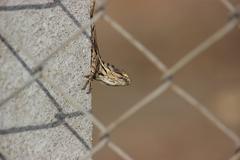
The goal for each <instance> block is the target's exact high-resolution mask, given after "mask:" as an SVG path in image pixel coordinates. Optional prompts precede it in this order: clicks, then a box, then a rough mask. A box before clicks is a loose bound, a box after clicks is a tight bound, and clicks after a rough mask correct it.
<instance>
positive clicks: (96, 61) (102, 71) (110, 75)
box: [82, 0, 131, 93]
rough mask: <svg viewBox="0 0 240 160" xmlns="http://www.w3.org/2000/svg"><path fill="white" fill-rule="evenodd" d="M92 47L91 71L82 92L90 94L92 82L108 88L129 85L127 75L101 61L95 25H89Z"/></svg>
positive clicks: (93, 8)
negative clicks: (86, 90) (85, 91)
mask: <svg viewBox="0 0 240 160" xmlns="http://www.w3.org/2000/svg"><path fill="white" fill-rule="evenodd" d="M95 4H96V2H95V0H92V3H91V8H90V18H91V19H92V18H93V15H94V11H95ZM90 40H91V43H92V46H91V69H90V70H91V71H90V74H89V75H86V76H85V78H87V81H86V83H85V85H84V86H83V88H82V89H83V90H85V89H86V88H87V86H89V87H88V88H89V89H88V92H87V93H90V92H91V89H92V87H91V84H92V81H93V80H96V81H100V82H102V83H103V84H105V85H108V86H127V85H129V84H130V82H131V80H130V78H129V76H128V74H127V73H126V72H124V71H122V70H120V69H118V68H116V67H115V66H114V65H112V64H109V63H106V62H104V61H103V60H102V58H101V55H100V51H99V47H98V43H97V35H96V27H95V24H92V25H91V37H90Z"/></svg>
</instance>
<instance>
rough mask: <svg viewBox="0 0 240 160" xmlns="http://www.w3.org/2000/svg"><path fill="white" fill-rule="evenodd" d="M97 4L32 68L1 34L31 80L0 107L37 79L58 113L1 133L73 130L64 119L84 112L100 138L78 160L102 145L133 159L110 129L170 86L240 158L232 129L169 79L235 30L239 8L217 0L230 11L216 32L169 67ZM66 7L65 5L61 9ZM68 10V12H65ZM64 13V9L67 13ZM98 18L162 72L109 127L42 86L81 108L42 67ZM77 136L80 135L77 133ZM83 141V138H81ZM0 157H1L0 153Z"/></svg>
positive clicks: (231, 159) (58, 0) (237, 139)
mask: <svg viewBox="0 0 240 160" xmlns="http://www.w3.org/2000/svg"><path fill="white" fill-rule="evenodd" d="M98 1H99V3H97V4H98V6H97V10H96V14H95V15H94V17H93V18H92V19H91V20H90V23H88V24H86V25H84V26H81V25H80V24H79V22H77V20H76V24H77V25H78V27H79V30H78V32H77V33H74V34H73V35H72V36H70V38H68V39H67V40H66V41H65V42H64V43H62V44H61V45H60V46H59V47H57V49H55V51H53V52H52V53H51V54H50V55H49V56H48V57H47V58H46V59H44V60H43V61H42V62H40V63H39V64H38V65H36V67H35V68H30V67H29V66H28V65H27V64H26V63H25V62H24V61H23V59H21V58H20V57H19V56H18V54H17V52H16V51H15V50H14V49H13V48H12V47H11V46H10V45H9V43H8V42H7V41H6V40H5V39H4V38H3V37H1V36H0V40H1V41H2V43H3V44H5V45H6V47H7V48H8V49H9V50H10V51H11V52H12V53H13V54H14V55H15V57H16V59H17V60H18V61H19V62H20V63H21V64H22V65H23V66H24V68H25V69H26V70H27V71H28V72H29V73H30V75H31V76H32V78H31V79H29V80H28V81H27V82H26V83H25V84H24V85H22V86H21V87H19V89H17V90H16V91H14V92H13V93H12V94H10V95H9V96H8V97H6V98H5V99H3V100H2V101H0V107H1V106H3V105H4V104H6V102H8V101H9V100H10V99H12V98H14V97H15V96H17V95H18V94H19V93H20V92H21V91H23V90H24V89H26V88H27V87H29V86H30V85H31V84H32V83H33V82H37V84H38V85H39V86H40V88H41V89H42V90H43V91H44V92H46V95H47V96H48V97H49V99H50V100H51V101H52V102H53V104H54V105H55V106H56V108H57V109H58V111H59V112H58V113H57V114H56V115H55V118H56V119H57V120H56V121H55V122H52V123H51V124H45V125H41V126H30V127H28V128H24V127H20V128H9V129H5V130H1V129H0V134H1V135H4V134H11V133H18V132H25V131H34V130H39V129H43V128H44V129H46V128H54V127H58V126H60V125H65V126H66V127H67V128H68V129H69V130H70V131H71V132H75V133H76V134H78V133H77V131H75V130H74V129H73V128H71V127H70V125H69V124H68V123H67V122H66V121H65V119H69V118H74V117H77V116H80V115H85V116H87V117H88V118H89V119H91V120H92V122H93V124H94V125H95V126H96V127H97V128H98V129H99V130H100V132H101V134H100V139H99V141H98V142H97V143H96V145H95V146H93V147H92V148H88V149H89V153H88V154H86V155H85V156H84V157H81V158H80V159H81V160H87V159H90V158H91V157H92V156H93V155H94V154H96V153H97V152H99V151H100V150H101V149H103V148H104V147H108V148H110V149H111V150H112V151H113V152H114V153H116V154H117V155H119V156H120V157H121V158H122V159H124V160H133V159H134V158H133V157H131V156H130V155H129V154H128V153H127V152H126V151H124V150H123V149H122V148H121V147H120V146H118V145H117V144H115V143H114V142H113V141H112V140H111V139H110V135H111V132H112V131H113V130H115V129H116V128H118V127H119V125H122V124H124V123H126V122H127V120H130V119H131V118H132V117H133V116H134V115H135V114H137V113H138V111H139V110H140V109H142V108H144V107H146V106H147V105H148V104H149V103H150V102H152V101H153V100H154V99H156V98H158V97H159V96H160V95H161V94H162V93H164V92H165V91H167V90H168V89H171V90H172V91H173V92H174V93H176V94H177V95H178V96H180V97H181V98H183V99H184V100H185V101H186V102H188V103H189V104H191V106H192V107H193V108H194V109H196V110H197V111H199V112H200V113H201V114H202V115H203V116H205V117H206V119H208V120H209V122H211V123H212V124H213V125H214V126H216V127H217V128H218V129H219V131H221V132H223V133H224V134H225V135H226V136H227V137H228V138H229V139H231V140H232V142H233V143H234V144H235V146H236V151H235V152H234V154H233V155H232V157H229V160H237V159H239V158H240V137H239V136H238V135H237V134H236V133H234V131H233V130H231V129H230V128H229V127H227V126H226V125H224V124H223V123H222V122H221V121H220V120H219V119H218V118H217V117H216V116H215V115H214V114H213V113H211V112H210V111H209V110H208V109H207V107H206V106H204V105H203V104H201V102H199V101H198V100H197V99H196V98H195V97H194V96H193V95H191V94H190V93H188V92H187V91H186V90H184V89H183V88H181V87H180V86H178V85H177V84H174V82H173V81H172V77H173V76H174V75H175V74H176V73H177V72H178V71H179V70H181V69H182V68H183V67H186V65H187V64H188V63H190V62H191V61H192V60H193V59H195V58H197V56H199V55H200V54H203V53H204V52H205V51H206V50H207V49H208V48H210V47H211V46H212V45H214V44H215V43H217V42H218V41H219V40H221V39H222V38H224V37H225V36H226V35H227V34H228V33H229V32H231V31H232V30H234V29H235V28H237V27H239V18H240V12H239V10H238V9H237V8H236V7H235V6H234V5H233V4H231V3H230V2H229V1H228V0H219V3H222V4H223V5H224V6H225V7H226V9H228V11H229V12H230V14H231V15H230V18H229V20H228V21H227V22H226V24H225V25H224V26H222V28H220V29H219V30H217V31H216V32H215V33H213V34H212V35H211V36H210V37H209V38H207V39H206V40H205V41H203V42H202V43H201V44H199V45H198V46H197V47H196V48H194V49H193V50H192V51H190V52H189V53H186V54H185V56H184V57H183V58H181V59H180V60H179V61H178V62H177V63H176V64H175V65H173V66H172V67H170V68H168V67H167V66H166V65H165V64H164V63H163V62H161V61H160V60H159V59H158V58H157V57H156V56H155V54H154V53H153V52H151V51H150V50H149V49H148V48H147V47H146V46H144V45H143V44H142V43H141V42H140V41H139V40H137V39H136V38H134V36H132V35H131V33H129V32H128V31H127V30H126V29H124V28H123V27H122V26H121V25H120V24H118V23H117V22H116V21H115V20H114V19H113V18H111V17H110V16H109V15H108V14H106V13H105V12H104V10H105V5H106V1H104V0H101V1H100V0H98ZM56 6H60V7H64V5H63V4H62V3H61V0H54V1H53V2H52V3H47V4H41V5H23V6H8V7H5V6H0V11H7V10H13V8H14V9H16V8H17V9H19V10H23V9H43V8H53V7H56ZM64 9H65V10H66V8H64ZM68 12H69V11H68ZM66 13H67V12H66ZM100 18H103V19H104V20H105V21H106V22H108V24H109V25H110V26H111V27H112V28H113V29H115V30H116V31H117V32H118V33H119V34H120V35H121V36H123V37H124V38H125V39H126V40H127V41H128V42H129V43H130V44H132V45H133V46H134V47H135V48H137V49H138V50H139V53H141V54H143V55H144V56H145V57H146V59H148V60H149V61H150V62H151V63H152V64H153V65H155V66H156V67H157V68H158V69H159V71H161V72H163V73H164V74H163V76H162V83H161V84H160V85H159V86H158V87H157V88H156V89H155V90H153V91H152V92H151V93H149V94H148V95H147V96H145V97H144V98H142V99H141V100H140V101H139V102H136V104H135V105H133V106H131V107H129V109H128V110H127V111H126V112H125V113H124V114H122V115H121V116H120V117H119V118H117V119H115V120H114V121H112V122H111V123H110V125H109V126H104V125H103V124H102V122H101V121H100V120H99V119H98V118H97V117H96V116H94V115H93V114H92V113H91V112H84V111H79V112H74V113H63V112H62V109H61V108H60V105H59V104H58V103H57V102H56V100H55V98H54V97H53V96H52V95H51V94H50V93H49V92H48V90H47V88H46V87H45V86H44V85H43V83H42V81H44V82H45V83H47V84H49V85H50V86H51V87H52V88H53V89H54V90H55V91H57V92H58V93H60V94H61V95H62V97H63V98H64V100H65V101H66V102H68V104H70V105H71V106H74V107H76V108H78V109H79V108H80V107H79V105H78V103H77V102H76V101H75V100H74V99H73V98H71V97H70V96H69V95H66V94H64V92H63V88H61V86H56V85H55V84H54V83H53V82H51V81H50V80H49V79H48V77H47V76H44V74H42V73H44V69H45V67H46V66H47V62H48V61H49V60H50V59H52V58H54V57H55V55H57V54H58V53H59V52H60V51H62V50H64V49H65V48H66V46H67V45H68V44H70V42H72V41H74V40H76V39H77V38H79V36H81V35H85V36H87V37H90V35H88V33H87V32H86V30H87V29H88V28H89V27H90V26H91V25H92V24H93V23H95V22H96V21H97V20H99V19H100ZM78 136H79V137H80V135H78ZM81 142H82V141H81ZM0 157H1V156H0Z"/></svg>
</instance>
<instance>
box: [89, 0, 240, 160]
mask: <svg viewBox="0 0 240 160" xmlns="http://www.w3.org/2000/svg"><path fill="white" fill-rule="evenodd" d="M231 2H232V3H233V4H235V5H237V4H240V0H232V1H231ZM107 12H108V13H109V15H110V16H112V17H113V18H114V19H115V20H117V21H118V22H119V23H120V24H121V25H122V26H123V27H124V28H126V29H127V30H128V31H129V32H130V33H131V34H133V35H134V37H135V38H137V39H138V40H140V41H141V42H142V43H143V44H144V45H146V46H147V47H148V48H149V49H150V50H151V51H152V52H154V53H155V55H156V56H157V57H158V58H159V59H160V60H161V61H162V62H163V63H164V64H166V65H167V66H168V67H171V66H172V65H174V64H175V63H176V62H177V61H178V60H179V59H180V58H182V57H183V56H184V55H186V53H187V52H189V51H191V50H192V49H193V48H195V47H196V46H198V45H199V44H200V43H201V42H203V41H204V40H205V39H207V38H208V37H209V36H211V35H212V34H213V33H215V32H216V31H217V30H218V29H220V28H221V27H222V26H223V25H225V24H226V22H227V20H228V18H229V15H230V14H229V12H228V10H227V9H226V8H225V7H224V6H223V5H222V3H221V2H220V1H219V0H201V1H197V0H195V1H193V0H181V1H179V0H171V1H169V0H148V1H147V0H131V1H129V0H118V1H117V0H112V1H110V2H109V3H108V6H107ZM97 34H98V43H99V47H100V50H101V55H102V57H103V59H104V60H105V61H107V62H110V63H112V64H114V65H116V66H118V67H119V68H121V69H124V70H125V71H127V73H128V74H129V75H130V77H131V80H132V84H131V85H130V86H128V87H117V88H116V87H108V86H104V85H101V84H99V83H94V86H93V88H94V91H93V112H94V114H95V115H96V116H97V117H98V118H99V119H100V120H101V121H103V122H104V124H105V125H108V124H109V123H110V122H112V121H113V120H115V119H116V118H117V117H119V116H120V115H122V114H123V113H124V112H125V111H127V110H128V109H129V108H130V107H131V106H132V105H134V104H135V103H136V102H138V101H139V100H141V99H142V98H143V97H145V96H146V95H147V94H149V93H150V92H151V91H152V90H154V89H155V88H156V87H157V86H158V85H159V84H160V83H161V76H162V73H161V72H160V71H159V70H158V69H157V68H155V66H154V65H153V64H151V63H150V62H149V61H148V60H147V59H146V58H145V57H144V56H143V55H142V54H141V53H140V52H139V51H138V50H137V49H135V48H134V47H133V46H132V45H131V44H129V43H128V42H127V41H126V40H125V39H124V38H123V37H122V36H121V35H119V34H118V33H117V32H116V31H115V30H113V29H112V28H111V27H110V26H109V24H107V23H106V22H105V21H103V20H100V21H98V22H97ZM239 52H240V30H239V29H235V30H234V31H232V32H231V33H230V34H228V35H227V36H225V37H224V38H223V39H222V40H221V41H219V42H218V43H217V44H215V45H213V46H212V47H210V48H209V49H208V50H207V51H205V52H204V53H203V54H201V55H200V56H199V57H197V58H196V59H194V60H193V61H192V62H191V63H190V64H188V65H187V66H186V67H184V68H183V69H182V70H180V71H179V72H177V74H176V75H175V77H174V82H176V84H178V85H179V86H181V87H182V88H184V89H185V90H186V91H187V92H189V93H190V94H192V95H193V96H194V97H195V98H196V99H197V100H199V101H200V102H201V103H202V104H204V105H205V106H207V107H208V109H209V110H210V111H211V112H213V113H214V115H216V116H217V117H218V118H219V119H221V121H222V122H223V123H224V124H226V125H227V126H228V127H230V128H231V129H233V130H234V131H235V132H236V133H238V135H239V136H240V107H239V105H240V83H239V82H240V74H239V71H240V70H239V69H240V62H239V60H240V54H239ZM97 133H98V131H97V129H95V135H97ZM95 137H97V136H95ZM111 138H112V139H113V140H114V142H116V143H117V144H119V145H120V146H121V147H122V148H124V149H125V150H126V151H127V152H128V153H130V155H131V156H132V157H134V158H135V159H138V160H146V159H165V160H175V159H178V160H192V159H194V160H203V159H204V160H226V159H228V158H229V157H230V156H231V155H232V154H233V151H234V149H235V146H234V144H233V143H232V141H231V140H230V139H229V138H228V137H226V136H225V135H224V134H223V133H222V132H221V131H220V130H219V129H217V128H216V127H215V126H214V125H212V124H211V123H210V122H209V121H208V120H207V119H206V118H205V117H204V116H202V115H201V114H200V113H199V112H198V111H196V110H195V109H194V108H192V106H191V105H189V104H188V103H187V102H185V101H184V100H183V99H182V98H180V97H179V96H178V95H176V94H175V93H173V92H172V91H171V90H168V91H167V92H165V93H164V94H163V95H161V96H159V97H158V98H157V99H155V100H154V101H153V102H151V103H150V104H149V105H148V106H147V107H145V108H144V109H142V110H140V111H139V112H138V113H137V114H136V115H134V116H133V117H132V118H131V119H129V120H128V121H127V122H125V123H123V124H122V125H121V126H120V127H119V128H117V129H116V130H115V131H114V132H113V133H112V135H111ZM95 139H96V138H94V140H95ZM94 143H95V144H96V143H97V142H94ZM94 158H95V159H99V160H106V159H109V160H110V159H111V160H120V158H119V157H118V156H117V155H115V154H113V153H112V152H111V151H109V150H108V149H107V148H105V149H103V150H101V151H100V152H99V153H97V154H96V155H95V157H94Z"/></svg>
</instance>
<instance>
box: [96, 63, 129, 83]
mask: <svg viewBox="0 0 240 160" xmlns="http://www.w3.org/2000/svg"><path fill="white" fill-rule="evenodd" d="M96 80H99V81H101V82H103V83H104V84H106V85H110V86H127V85H129V84H130V82H131V80H130V78H129V77H128V75H127V74H126V72H124V71H121V70H119V69H118V68H116V67H115V66H114V65H112V64H109V63H105V62H103V63H102V65H101V67H100V72H99V73H98V74H97V75H96Z"/></svg>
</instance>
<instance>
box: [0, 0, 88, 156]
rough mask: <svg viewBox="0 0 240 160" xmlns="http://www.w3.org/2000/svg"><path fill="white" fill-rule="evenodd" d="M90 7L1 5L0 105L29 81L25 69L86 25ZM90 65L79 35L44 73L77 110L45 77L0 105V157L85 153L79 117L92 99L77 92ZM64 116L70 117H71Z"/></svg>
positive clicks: (71, 0) (31, 0) (74, 3)
mask: <svg viewBox="0 0 240 160" xmlns="http://www.w3.org/2000/svg"><path fill="white" fill-rule="evenodd" d="M39 2H40V4H39ZM89 5H90V1H89V0H63V1H58V0H56V1H51V0H44V1H37V0H1V1H0V6H1V7H0V38H1V41H0V101H1V100H3V99H4V98H6V97H7V96H9V95H10V94H11V93H12V92H14V91H15V90H16V89H17V88H19V87H21V86H22V85H23V84H24V83H26V82H27V81H28V80H29V79H30V78H31V75H30V72H29V71H28V70H27V69H28V68H30V69H31V68H33V67H34V66H35V65H36V64H38V63H39V62H40V61H41V60H43V59H44V58H46V57H47V56H48V55H49V54H51V52H52V51H54V49H56V48H57V47H58V46H59V45H61V44H62V43H63V42H64V41H65V40H67V39H68V38H69V37H70V35H71V34H73V33H74V32H76V31H77V30H78V27H79V25H80V24H85V23H88V22H89V8H90V7H89ZM49 48H50V49H49ZM21 60H22V61H23V62H22V63H20V61H21ZM24 63H25V64H26V65H25V66H24ZM89 63H90V42H89V39H88V38H87V37H86V36H81V37H80V38H79V39H78V40H76V41H74V42H72V43H71V44H69V45H68V46H67V47H66V49H65V50H64V51H60V52H59V53H58V54H57V56H56V57H55V58H53V59H51V60H50V61H49V62H48V63H47V64H46V66H45V70H44V73H43V75H44V77H45V78H47V79H48V82H51V84H54V85H55V86H57V87H58V89H59V90H61V91H62V92H63V93H64V94H65V95H68V96H69V97H71V98H72V99H74V101H76V102H77V103H78V104H79V107H74V106H71V105H70V104H69V103H68V102H67V101H65V100H64V98H63V96H62V94H60V93H59V91H57V90H55V88H54V87H52V86H51V84H49V83H48V82H47V81H45V80H44V79H40V80H39V81H36V82H34V83H33V84H32V85H31V86H30V87H28V88H26V89H25V90H24V91H22V92H21V93H20V94H18V95H17V96H16V97H14V98H13V99H11V100H10V101H8V102H7V103H6V104H4V105H3V106H1V107H0V159H1V158H2V159H6V160H15V159H16V160H32V159H34V160H37V159H44V160H46V159H49V160H50V159H51V160H66V159H67V160H71V159H79V157H81V156H83V155H85V154H86V153H87V152H88V151H89V148H91V141H92V123H91V121H90V120H89V119H87V118H86V117H84V116H83V115H81V114H79V111H82V110H84V111H88V110H90V109H91V95H87V94H86V92H85V91H82V90H81V88H82V86H83V84H84V82H85V80H84V78H83V75H85V74H86V73H87V72H88V71H89ZM68 113H73V114H71V115H72V116H71V117H70V118H69V117H66V114H68ZM64 116H65V117H66V118H65V119H63V120H62V119H61V117H62V118H64ZM59 117H60V118H59Z"/></svg>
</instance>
